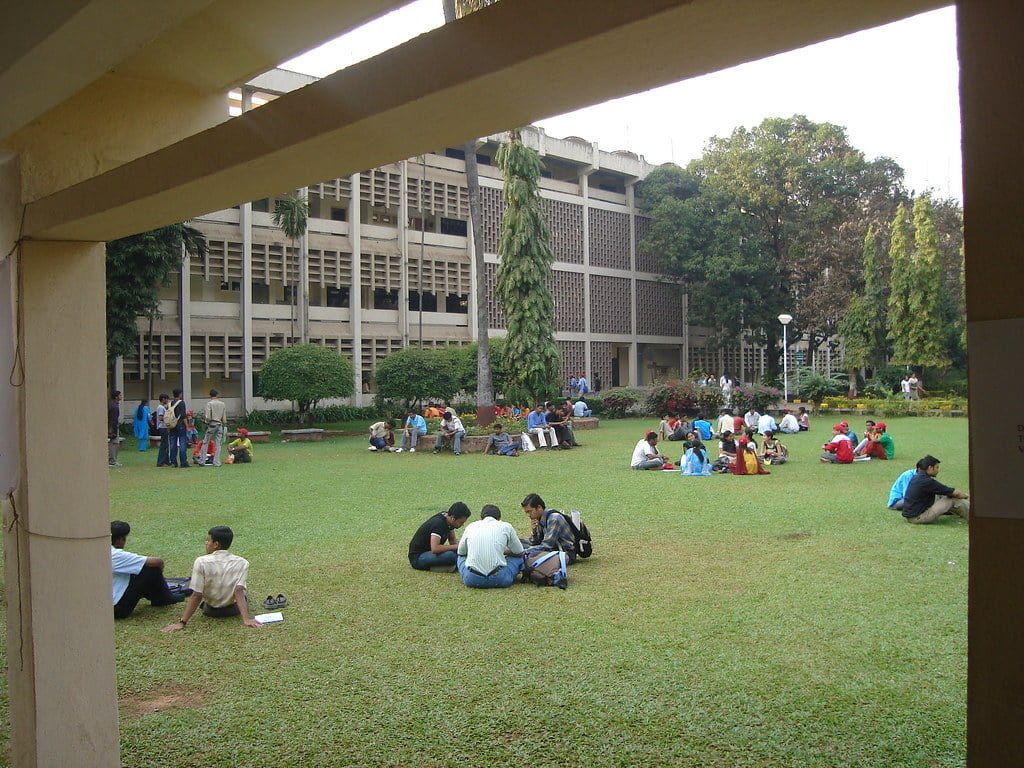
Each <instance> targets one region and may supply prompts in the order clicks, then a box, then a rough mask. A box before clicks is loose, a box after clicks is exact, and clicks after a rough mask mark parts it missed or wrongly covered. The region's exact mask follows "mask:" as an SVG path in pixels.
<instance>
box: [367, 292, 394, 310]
mask: <svg viewBox="0 0 1024 768" xmlns="http://www.w3.org/2000/svg"><path fill="white" fill-rule="evenodd" d="M373 308H374V309H398V291H385V290H384V289H383V288H374V289H373Z"/></svg>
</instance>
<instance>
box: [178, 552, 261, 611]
mask: <svg viewBox="0 0 1024 768" xmlns="http://www.w3.org/2000/svg"><path fill="white" fill-rule="evenodd" d="M248 577H249V561H248V560H246V559H245V558H244V557H239V556H238V555H233V554H231V553H230V552H228V551H227V550H226V549H218V550H217V551H216V552H214V553H212V554H209V555H203V556H202V557H197V558H196V561H195V563H193V564H192V581H190V582H189V586H190V587H192V589H194V590H195V591H196V592H201V593H202V595H203V600H205V601H206V603H207V604H208V605H210V606H211V607H213V608H223V607H224V606H226V605H231V604H232V603H233V602H235V587H244V586H245V580H246V579H247V578H248Z"/></svg>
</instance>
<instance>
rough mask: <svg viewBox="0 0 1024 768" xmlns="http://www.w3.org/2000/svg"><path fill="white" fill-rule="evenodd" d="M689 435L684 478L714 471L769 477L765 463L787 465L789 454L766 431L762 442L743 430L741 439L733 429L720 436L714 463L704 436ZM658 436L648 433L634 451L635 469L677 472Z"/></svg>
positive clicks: (681, 462)
mask: <svg viewBox="0 0 1024 768" xmlns="http://www.w3.org/2000/svg"><path fill="white" fill-rule="evenodd" d="M698 435H700V433H699V432H694V431H690V432H687V434H686V437H685V438H684V439H683V441H682V446H683V449H684V453H683V456H682V458H681V459H680V460H679V466H678V470H679V472H680V473H681V474H683V475H684V476H696V477H708V476H709V475H711V474H713V473H714V472H722V473H729V474H734V475H767V474H770V472H769V471H768V470H767V469H765V464H773V463H774V464H784V463H785V462H786V460H787V459H788V457H789V451H788V449H787V448H786V446H785V445H783V444H782V442H781V441H780V440H778V439H777V438H776V437H775V435H774V434H773V433H772V432H770V431H769V432H766V433H765V434H764V435H763V437H762V439H761V442H760V445H759V444H758V441H757V434H756V432H755V431H754V430H751V429H748V430H746V431H744V432H743V433H742V434H741V435H740V436H739V437H738V438H737V437H736V436H735V435H734V434H733V432H732V430H729V429H727V430H725V431H724V432H723V433H722V434H721V435H719V438H720V439H719V442H718V457H717V458H716V459H715V460H714V461H712V460H711V457H710V456H709V455H708V450H707V447H706V446H705V444H704V442H703V440H702V435H701V436H698ZM658 440H659V437H658V433H657V432H655V431H654V430H651V431H649V432H647V433H646V434H645V435H644V437H643V439H642V440H640V441H639V442H638V443H637V444H636V446H635V447H634V448H633V456H632V458H631V459H630V468H632V469H641V470H645V469H654V470H675V469H677V467H676V466H675V465H674V464H672V463H671V462H670V461H669V457H668V456H666V455H665V454H664V453H661V452H660V451H659V450H658V447H657V446H658Z"/></svg>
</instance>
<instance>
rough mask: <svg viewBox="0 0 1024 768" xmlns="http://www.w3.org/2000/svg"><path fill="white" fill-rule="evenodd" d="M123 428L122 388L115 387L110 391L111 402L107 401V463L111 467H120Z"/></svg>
mask: <svg viewBox="0 0 1024 768" xmlns="http://www.w3.org/2000/svg"><path fill="white" fill-rule="evenodd" d="M120 428H121V390H119V389H115V390H114V391H113V392H111V393H110V402H109V403H107V464H108V465H109V466H111V467H120V466H121V463H120V462H119V461H118V460H117V449H118V448H119V447H120V440H121V436H120V435H119V434H118V431H119V430H120Z"/></svg>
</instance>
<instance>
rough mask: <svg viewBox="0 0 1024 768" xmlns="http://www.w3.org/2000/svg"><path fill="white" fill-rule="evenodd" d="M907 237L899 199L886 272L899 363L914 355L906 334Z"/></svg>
mask: <svg viewBox="0 0 1024 768" xmlns="http://www.w3.org/2000/svg"><path fill="white" fill-rule="evenodd" d="M909 241H910V222H909V221H908V220H907V209H906V207H905V206H904V205H903V204H902V203H901V204H900V206H899V207H898V208H897V209H896V215H895V216H894V217H893V220H892V225H891V227H890V237H889V260H890V261H891V263H892V271H891V273H890V276H889V318H888V337H889V341H890V342H892V345H893V346H892V357H891V360H892V362H894V363H897V364H902V365H909V364H910V363H911V362H912V360H911V358H912V357H913V354H912V348H911V346H910V344H909V342H908V337H907V334H906V330H907V325H908V324H909V322H910V297H911V295H912V294H913V292H914V290H915V286H914V266H913V264H912V263H911V261H910V247H909Z"/></svg>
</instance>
